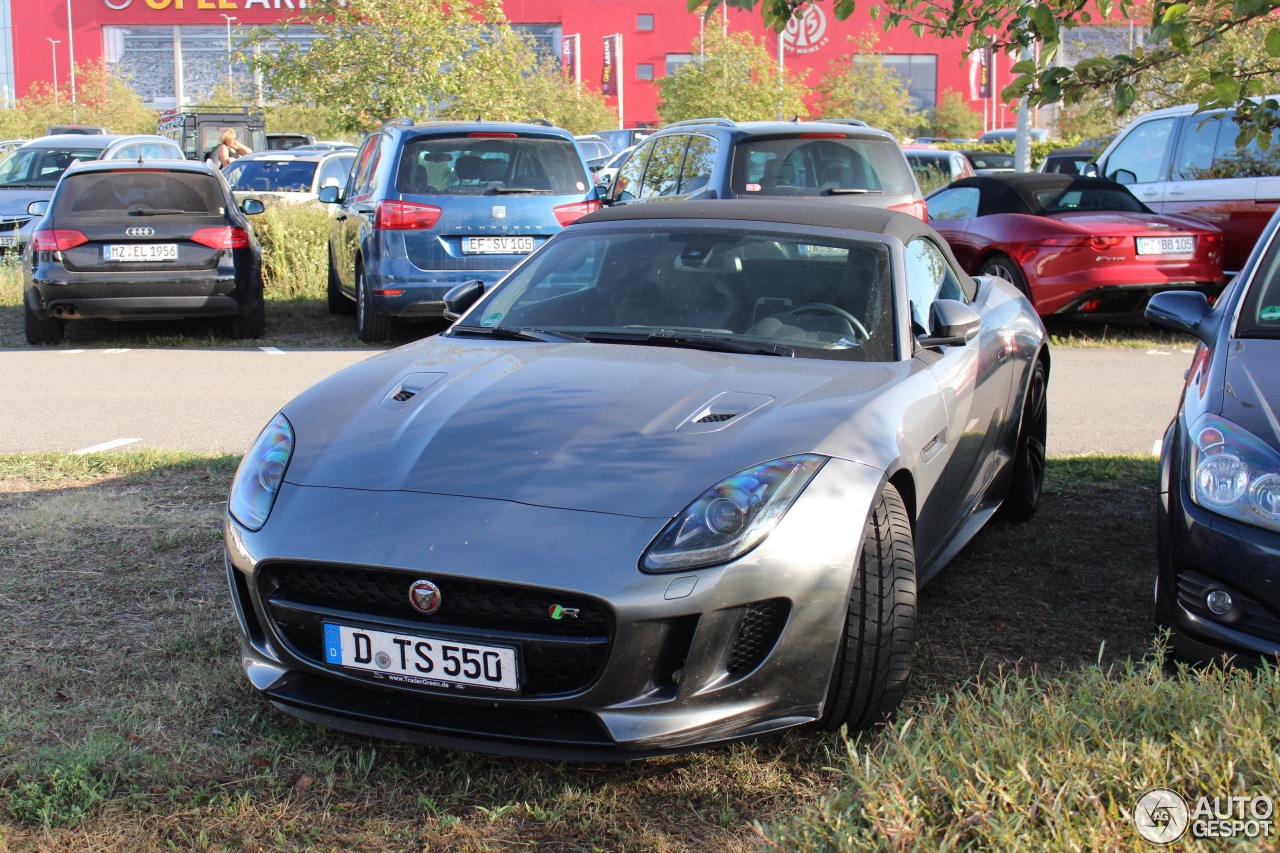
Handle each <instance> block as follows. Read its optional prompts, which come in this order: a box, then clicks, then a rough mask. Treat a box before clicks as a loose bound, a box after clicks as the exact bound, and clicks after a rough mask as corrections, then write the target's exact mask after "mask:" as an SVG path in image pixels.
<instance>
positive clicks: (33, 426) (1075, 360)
mask: <svg viewBox="0 0 1280 853" xmlns="http://www.w3.org/2000/svg"><path fill="white" fill-rule="evenodd" d="M376 353H377V350H370V349H367V348H366V349H351V350H345V349H307V350H279V349H275V348H273V347H263V348H257V349H243V348H240V349H63V348H56V349H13V350H0V377H2V378H0V453H21V452H33V451H41V450H58V451H64V452H72V453H74V452H92V451H94V450H99V449H101V450H107V449H113V448H117V447H118V448H127V449H131V450H134V449H142V448H148V447H150V448H159V449H167V450H193V451H202V452H218V453H242V452H244V450H246V449H247V448H248V446H249V444H250V443H251V442H252V441H253V439H254V437H255V436H256V435H257V434H258V431H259V430H260V429H261V428H262V426H263V424H265V423H266V422H267V420H268V419H270V418H271V416H272V415H273V414H275V412H276V411H278V410H279V409H280V407H281V406H283V405H284V404H285V403H286V402H288V400H289V399H291V398H292V397H293V396H295V395H296V394H298V393H299V392H300V391H302V390H303V389H305V388H307V387H308V386H309V385H311V384H312V383H314V382H316V381H318V380H320V379H323V378H324V377H325V376H328V375H329V374H331V373H333V372H335V371H337V370H340V369H341V368H343V367H346V366H347V365H350V364H354V363H355V362H357V361H361V360H363V359H365V358H369V357H370V356H372V355H375V354H376ZM1051 357H1052V361H1053V367H1052V373H1051V376H1050V381H1049V454H1050V455H1051V456H1072V455H1080V454H1090V453H1095V454H1154V453H1157V452H1158V442H1159V440H1160V437H1161V435H1163V433H1164V430H1165V428H1166V427H1167V426H1168V424H1169V421H1170V420H1171V419H1172V417H1173V415H1174V413H1175V411H1176V408H1177V403H1178V396H1179V394H1180V392H1181V389H1182V385H1183V381H1184V380H1183V377H1184V373H1185V371H1186V369H1187V367H1188V366H1189V365H1190V362H1191V350H1190V349H1157V350H1143V349H1128V348H1099V349H1086V348H1060V349H1055V350H1053V352H1052V354H1051Z"/></svg>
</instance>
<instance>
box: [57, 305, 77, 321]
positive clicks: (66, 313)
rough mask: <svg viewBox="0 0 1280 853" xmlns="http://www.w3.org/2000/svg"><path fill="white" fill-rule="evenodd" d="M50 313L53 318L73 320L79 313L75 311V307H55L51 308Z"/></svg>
mask: <svg viewBox="0 0 1280 853" xmlns="http://www.w3.org/2000/svg"><path fill="white" fill-rule="evenodd" d="M52 313H53V316H55V317H59V318H65V319H68V320H73V319H75V318H76V317H77V316H78V315H79V313H80V312H78V311H76V306H74V305H55V306H53V310H52Z"/></svg>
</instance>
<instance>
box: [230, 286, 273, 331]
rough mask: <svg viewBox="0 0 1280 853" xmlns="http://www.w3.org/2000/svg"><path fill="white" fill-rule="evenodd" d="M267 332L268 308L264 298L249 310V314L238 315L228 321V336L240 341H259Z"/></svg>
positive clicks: (259, 299)
mask: <svg viewBox="0 0 1280 853" xmlns="http://www.w3.org/2000/svg"><path fill="white" fill-rule="evenodd" d="M266 332H267V306H266V303H265V302H263V300H262V297H261V296H259V297H258V301H257V303H256V304H255V305H254V306H253V307H252V308H250V309H249V313H248V314H237V315H236V316H234V317H229V318H228V319H227V334H229V335H230V336H231V337H233V338H235V339H236V340H238V341H243V340H246V339H249V338H253V339H257V338H260V337H262V336H263V335H264V334H266Z"/></svg>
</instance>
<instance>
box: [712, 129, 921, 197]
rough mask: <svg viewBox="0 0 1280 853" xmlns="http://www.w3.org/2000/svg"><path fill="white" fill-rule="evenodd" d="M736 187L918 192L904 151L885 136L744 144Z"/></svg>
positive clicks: (738, 153)
mask: <svg viewBox="0 0 1280 853" xmlns="http://www.w3.org/2000/svg"><path fill="white" fill-rule="evenodd" d="M732 186H733V191H734V192H735V193H738V194H739V195H745V196H753V195H759V196H769V195H785V196H816V195H822V194H824V193H829V192H831V191H841V190H844V191H852V192H859V191H863V192H870V193H886V194H889V195H911V194H913V193H914V192H915V184H914V182H913V181H912V179H911V170H910V169H909V168H908V167H907V162H906V160H905V159H904V158H903V156H902V151H901V149H899V148H898V146H897V145H895V144H894V143H893V142H891V141H889V140H887V139H856V138H843V139H841V138H826V139H812V138H810V139H805V138H796V137H791V138H786V139H758V140H749V141H745V142H741V143H739V144H738V146H737V149H736V150H735V151H734V155H733V184H732Z"/></svg>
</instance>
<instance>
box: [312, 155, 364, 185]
mask: <svg viewBox="0 0 1280 853" xmlns="http://www.w3.org/2000/svg"><path fill="white" fill-rule="evenodd" d="M355 160H356V158H355V157H330V158H329V159H327V160H325V161H324V163H323V164H322V165H321V166H320V186H322V187H340V186H342V185H343V184H345V183H346V182H347V174H348V173H350V171H351V164H352V163H354V162H355Z"/></svg>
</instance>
